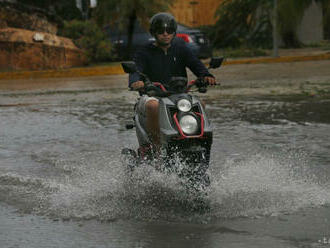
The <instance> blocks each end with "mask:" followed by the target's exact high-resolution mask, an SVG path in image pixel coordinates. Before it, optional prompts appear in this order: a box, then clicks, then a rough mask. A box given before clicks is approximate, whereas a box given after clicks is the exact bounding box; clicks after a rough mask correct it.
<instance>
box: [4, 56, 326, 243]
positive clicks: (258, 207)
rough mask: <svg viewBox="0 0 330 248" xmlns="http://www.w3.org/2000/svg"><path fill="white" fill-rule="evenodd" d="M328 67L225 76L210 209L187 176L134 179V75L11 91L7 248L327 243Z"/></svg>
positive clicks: (33, 84)
mask: <svg viewBox="0 0 330 248" xmlns="http://www.w3.org/2000/svg"><path fill="white" fill-rule="evenodd" d="M315 63H318V64H316V65H315V64H314V63H311V62H304V63H295V64H294V65H292V64H287V65H286V66H285V65H276V66H278V67H276V66H275V68H274V65H268V67H267V66H266V65H251V66H245V67H243V66H242V67H241V66H231V67H229V66H228V67H224V68H223V69H222V70H219V72H216V73H215V74H216V75H217V76H218V78H221V82H222V83H223V85H222V87H218V88H214V89H210V90H209V92H208V94H207V95H202V96H201V97H202V98H203V99H204V100H205V102H206V104H207V112H208V115H209V118H210V119H211V121H212V123H213V125H214V134H215V135H214V143H213V147H212V154H211V160H212V162H211V166H210V175H211V181H212V184H211V187H210V188H209V189H208V190H207V191H208V192H207V193H208V196H207V198H208V201H209V204H210V210H209V211H206V212H199V211H195V210H194V208H193V204H194V203H193V201H191V199H190V198H189V195H187V194H186V193H185V189H184V187H182V184H181V183H180V179H179V178H177V177H176V176H175V175H164V174H161V173H159V172H157V171H155V170H153V169H152V168H151V167H147V166H146V167H142V168H140V169H139V170H137V171H136V173H135V174H134V175H133V176H129V175H128V174H127V173H126V171H125V169H124V168H125V165H123V162H122V160H121V156H120V151H121V149H122V148H123V147H130V148H135V147H136V146H137V141H136V138H135V136H134V130H128V131H127V130H125V124H126V123H127V122H130V121H131V117H132V109H133V105H134V102H135V100H136V98H137V94H136V93H134V92H129V91H127V88H126V84H127V83H126V80H127V76H125V75H121V76H115V77H91V78H74V79H49V80H46V81H45V79H42V80H36V81H30V80H25V81H19V82H14V81H1V82H0V97H1V98H0V123H1V130H0V140H1V143H0V223H1V225H0V244H1V247H220V246H224V247H324V246H327V244H325V243H326V242H327V241H328V239H329V238H330V224H329V218H330V208H329V207H330V185H329V177H330V169H329V168H330V167H329V166H330V152H329V151H330V143H329V141H330V115H329V113H330V111H329V110H330V98H329V95H328V88H329V85H330V75H329V74H330V72H329V71H328V70H326V68H329V67H328V66H329V62H326V61H323V62H315ZM316 66H318V67H317V68H318V69H319V71H318V72H316V71H315V69H316ZM293 68H294V69H295V70H294V71H292V70H293ZM235 70H236V71H235ZM290 70H291V72H290ZM276 71H277V74H278V75H277V77H276ZM266 72H267V73H268V74H267V73H266ZM279 72H281V73H279ZM266 74H267V76H265V75H266ZM262 75H264V76H262ZM244 78H245V80H244ZM306 82H308V83H306ZM315 87H317V89H316V88H315ZM279 92H280V93H281V94H279Z"/></svg>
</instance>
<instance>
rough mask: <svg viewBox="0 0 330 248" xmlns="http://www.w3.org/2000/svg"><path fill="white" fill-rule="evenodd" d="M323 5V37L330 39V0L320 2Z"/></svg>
mask: <svg viewBox="0 0 330 248" xmlns="http://www.w3.org/2000/svg"><path fill="white" fill-rule="evenodd" d="M322 7H323V26H324V38H325V39H327V40H330V0H326V1H324V2H323V3H322Z"/></svg>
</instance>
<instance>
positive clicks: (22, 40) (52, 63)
mask: <svg viewBox="0 0 330 248" xmlns="http://www.w3.org/2000/svg"><path fill="white" fill-rule="evenodd" d="M85 61H86V59H85V56H84V54H83V52H82V51H81V50H80V49H78V48H77V47H76V46H75V45H74V44H73V43H72V41H71V40H70V39H67V38H64V37H59V36H56V35H53V34H49V33H43V32H34V31H30V30H23V29H16V28H6V29H0V68H1V69H5V70H11V69H15V70H40V69H61V68H69V67H73V66H81V65H84V64H85Z"/></svg>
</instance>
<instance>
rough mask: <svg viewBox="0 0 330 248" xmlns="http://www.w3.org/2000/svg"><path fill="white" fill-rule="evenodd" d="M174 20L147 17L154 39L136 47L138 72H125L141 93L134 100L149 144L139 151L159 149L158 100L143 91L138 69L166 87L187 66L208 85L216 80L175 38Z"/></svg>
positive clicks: (168, 16) (162, 15) (160, 15)
mask: <svg viewBox="0 0 330 248" xmlns="http://www.w3.org/2000/svg"><path fill="white" fill-rule="evenodd" d="M176 30H177V23H176V21H175V19H174V17H173V16H172V15H171V14H168V13H158V14H156V15H154V16H153V17H152V18H151V19H150V33H151V34H152V35H153V36H154V37H155V42H154V43H150V44H148V45H146V46H145V47H143V48H142V49H141V50H139V51H137V53H136V55H135V58H134V61H135V63H136V67H137V70H138V71H139V73H138V72H135V73H131V74H130V76H129V87H130V88H131V89H132V90H136V91H139V92H140V95H141V97H140V98H139V101H138V103H137V109H136V111H137V112H138V113H139V114H140V115H141V116H143V119H144V121H143V122H144V123H143V124H144V125H145V129H146V130H147V133H148V135H149V137H150V138H151V143H152V144H142V145H141V144H140V148H139V149H140V152H143V153H145V152H147V150H148V149H154V151H156V152H157V151H158V150H159V144H160V137H159V133H160V129H159V124H158V121H159V117H158V109H159V101H158V99H157V98H156V97H150V96H147V95H145V94H144V92H143V89H144V87H145V83H144V81H143V79H142V78H141V73H143V74H144V75H146V76H147V77H148V79H149V80H150V81H151V82H160V83H162V85H163V86H164V87H165V88H166V89H170V88H171V85H169V83H170V81H171V78H173V77H185V78H187V72H186V67H188V68H189V69H190V70H191V71H192V72H193V73H194V74H195V75H196V76H197V77H198V78H203V79H204V82H206V83H207V84H209V85H215V84H216V81H215V78H214V76H213V75H212V74H210V73H209V71H208V70H207V68H206V67H205V66H204V64H203V63H202V62H201V61H200V60H199V59H198V58H197V57H196V56H195V55H194V54H193V53H192V51H191V50H190V49H189V48H188V47H187V46H186V45H185V42H184V41H183V40H182V39H180V38H176V37H175V34H176Z"/></svg>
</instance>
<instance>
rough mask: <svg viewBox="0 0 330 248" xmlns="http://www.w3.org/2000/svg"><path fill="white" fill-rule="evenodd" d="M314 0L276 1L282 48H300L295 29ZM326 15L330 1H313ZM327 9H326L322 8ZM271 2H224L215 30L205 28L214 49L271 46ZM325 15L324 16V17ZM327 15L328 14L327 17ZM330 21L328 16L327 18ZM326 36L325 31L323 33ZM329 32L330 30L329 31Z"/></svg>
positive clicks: (246, 0)
mask: <svg viewBox="0 0 330 248" xmlns="http://www.w3.org/2000/svg"><path fill="white" fill-rule="evenodd" d="M312 1H313V0H278V11H277V20H278V30H277V31H278V33H279V34H280V36H281V38H282V40H283V43H284V46H285V47H299V46H301V44H300V42H299V40H298V38H297V34H296V30H297V27H298V25H299V24H300V22H301V19H302V17H303V15H304V12H305V10H306V8H307V7H309V6H310V4H311V3H312ZM316 2H318V3H321V4H322V5H323V6H324V7H323V9H327V8H328V11H327V12H326V13H329V8H330V7H329V2H330V0H316ZM325 6H327V7H325ZM272 11H273V0H224V1H223V2H222V3H221V4H220V5H219V8H218V9H217V11H216V16H218V17H219V19H218V21H217V23H216V24H215V27H214V28H213V29H212V28H206V29H205V30H206V32H207V33H208V34H209V35H210V37H211V40H212V41H213V43H214V45H215V46H216V47H228V46H231V47H240V46H255V47H263V48H270V47H271V46H272V18H273V13H272ZM325 16H326V15H325ZM328 16H329V14H328ZM328 18H329V20H330V17H328ZM325 33H326V32H325ZM329 33H330V30H329Z"/></svg>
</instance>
